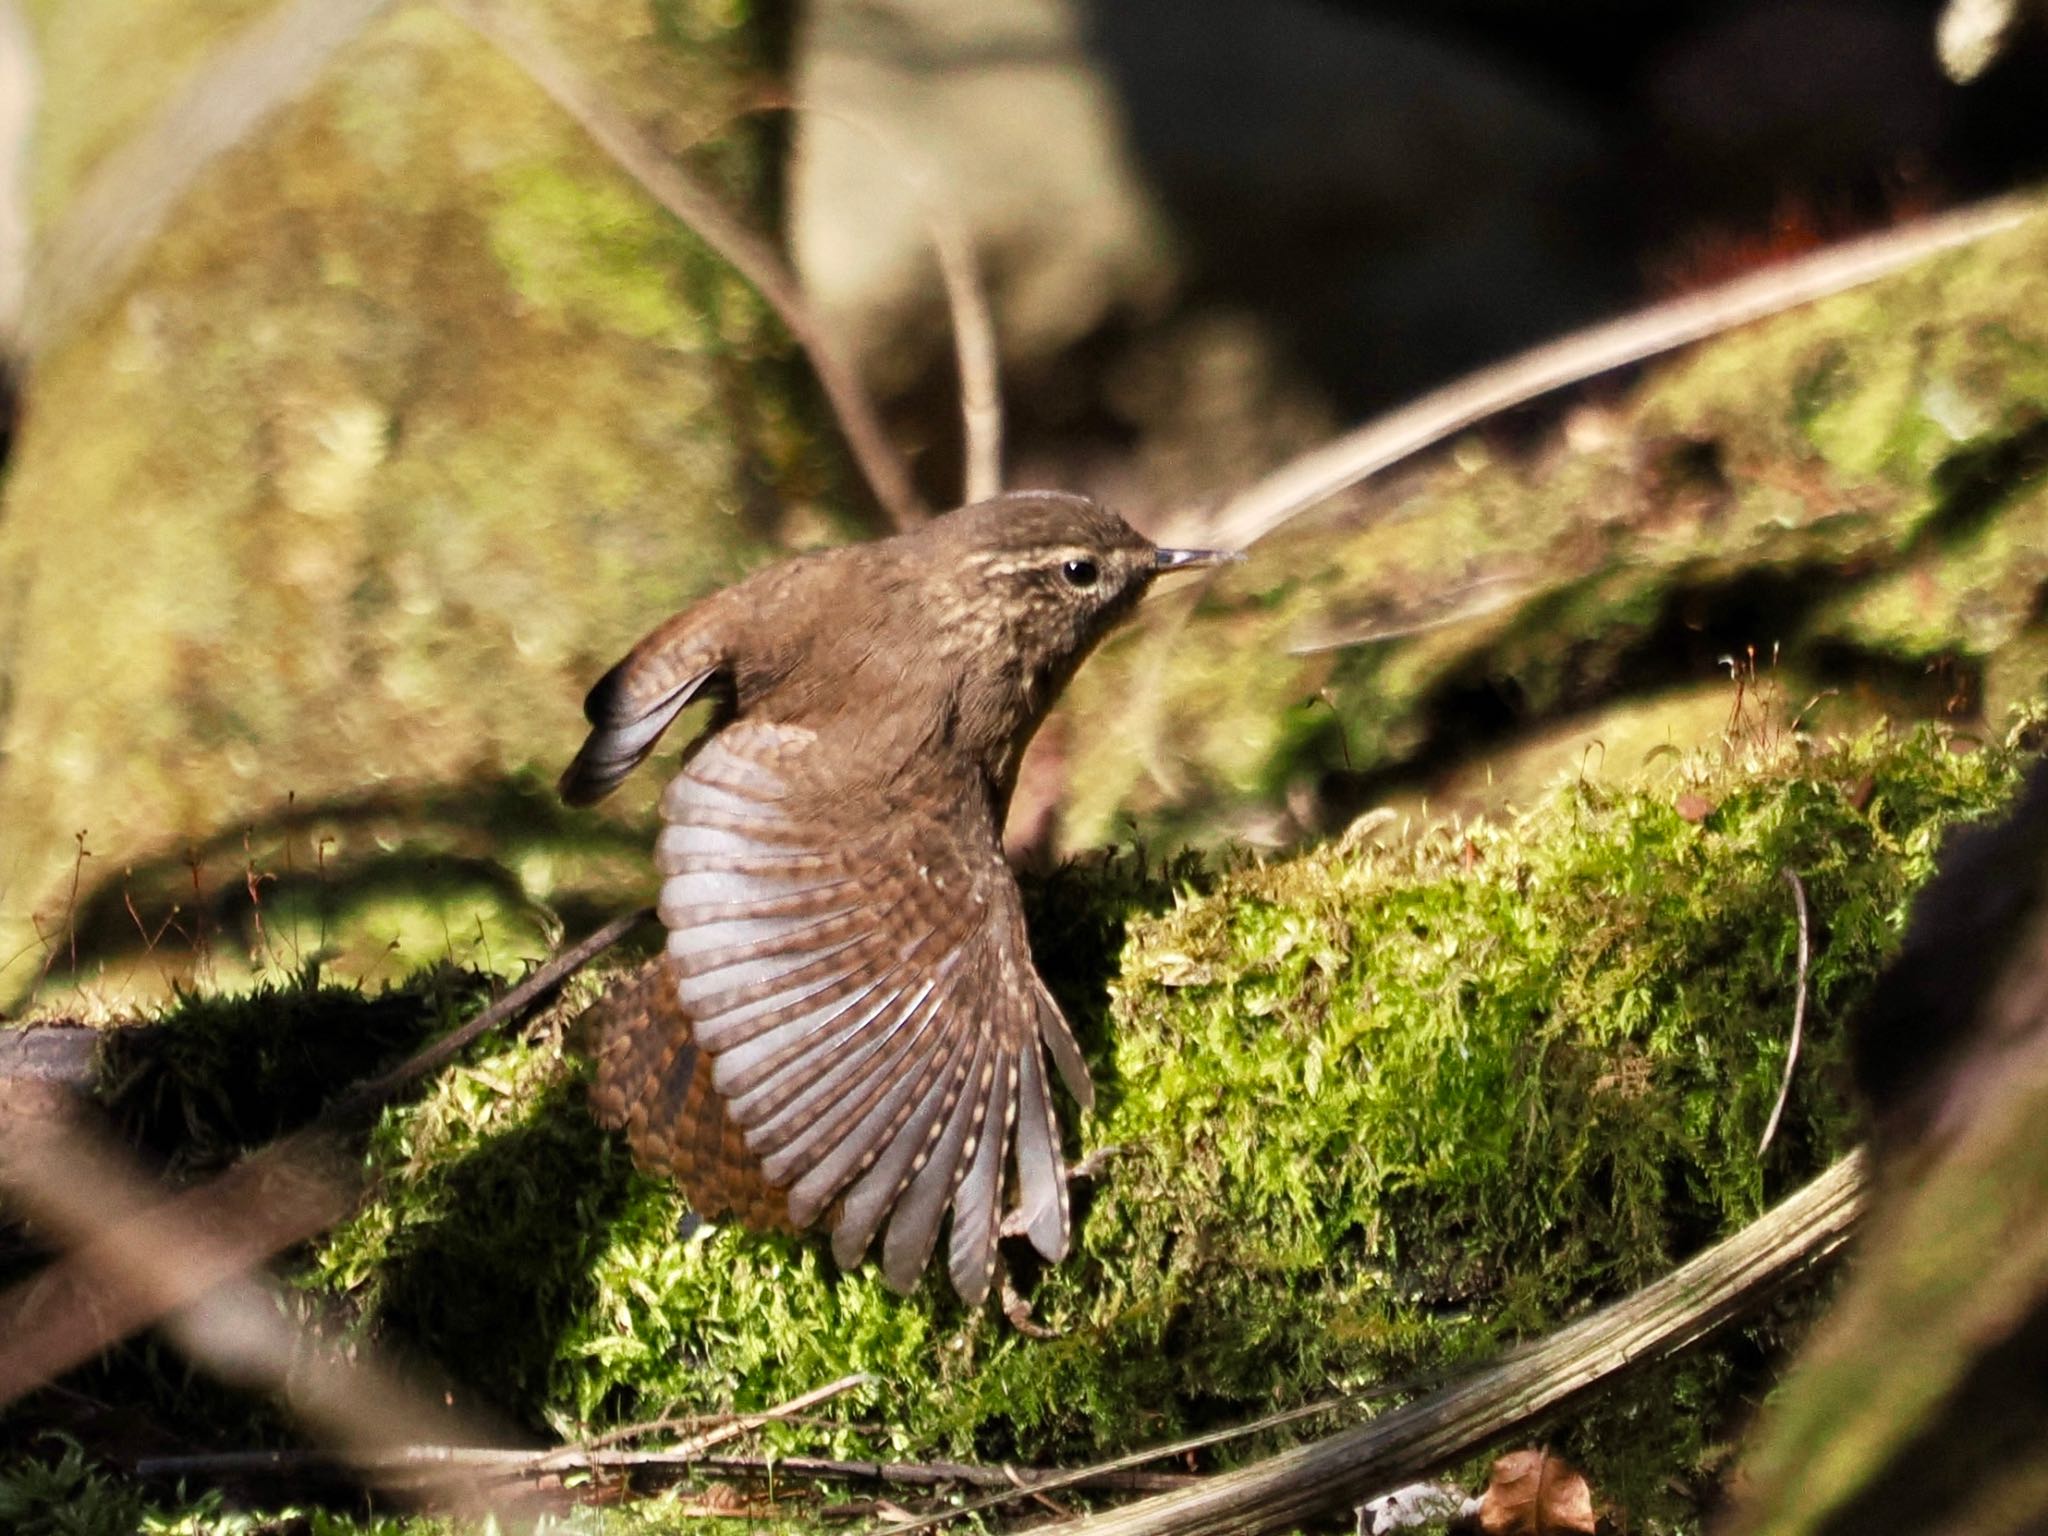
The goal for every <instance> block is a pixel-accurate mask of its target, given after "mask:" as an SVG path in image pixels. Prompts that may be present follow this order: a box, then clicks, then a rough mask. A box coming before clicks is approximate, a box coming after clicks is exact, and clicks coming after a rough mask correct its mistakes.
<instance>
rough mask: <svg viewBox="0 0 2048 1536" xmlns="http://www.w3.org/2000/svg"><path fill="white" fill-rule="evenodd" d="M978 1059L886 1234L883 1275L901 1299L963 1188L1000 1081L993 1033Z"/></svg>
mask: <svg viewBox="0 0 2048 1536" xmlns="http://www.w3.org/2000/svg"><path fill="white" fill-rule="evenodd" d="M975 1034H976V1036H977V1038H976V1041H975V1051H974V1060H973V1063H972V1065H971V1067H970V1069H969V1071H968V1074H967V1077H966V1080H965V1082H964V1083H963V1084H962V1086H961V1092H960V1093H959V1095H958V1097H957V1101H956V1102H955V1103H954V1105H953V1108H952V1113H951V1114H949V1115H948V1116H947V1117H946V1120H945V1122H944V1124H943V1126H942V1127H941V1128H940V1130H939V1133H938V1135H937V1136H936V1137H935V1138H934V1139H933V1140H932V1143H931V1146H930V1148H929V1150H928V1152H924V1153H920V1154H918V1159H917V1160H914V1161H913V1162H912V1165H911V1176H910V1187H909V1188H908V1189H906V1190H904V1191H903V1197H902V1198H901V1199H900V1200H898V1201H897V1202H896V1212H895V1214H894V1215H892V1216H891V1217H890V1218H889V1230H888V1231H887V1232H885V1233H884V1234H882V1275H883V1278H885V1279H886V1280H887V1281H888V1282H889V1284H890V1285H891V1286H892V1287H893V1288H894V1289H895V1290H896V1291H898V1292H899V1293H900V1294H902V1295H905V1296H907V1295H909V1294H910V1291H911V1289H912V1287H914V1286H915V1285H916V1284H917V1277H918V1276H919V1275H920V1274H922V1273H923V1272H924V1267H925V1265H926V1263H928V1262H929V1261H930V1259H931V1256H932V1246H933V1244H935V1243H936V1242H937V1241H938V1237H939V1218H940V1217H941V1216H942V1215H944V1214H945V1211H946V1207H947V1205H948V1204H950V1203H951V1201H952V1198H953V1191H954V1190H955V1189H957V1188H958V1187H959V1185H960V1175H961V1166H960V1159H961V1149H962V1148H963V1147H965V1146H966V1145H967V1139H968V1137H969V1136H970V1135H971V1134H972V1127H973V1125H974V1123H975V1121H976V1120H977V1118H978V1117H979V1116H980V1115H981V1114H982V1112H983V1111H984V1110H985V1109H986V1108H987V1106H988V1097H987V1095H988V1086H989V1082H990V1080H991V1079H992V1078H993V1077H994V1076H995V1061H994V1053H993V1048H992V1046H991V1043H990V1041H989V1039H988V1036H987V1034H986V1033H985V1032H984V1031H982V1030H976V1031H975Z"/></svg>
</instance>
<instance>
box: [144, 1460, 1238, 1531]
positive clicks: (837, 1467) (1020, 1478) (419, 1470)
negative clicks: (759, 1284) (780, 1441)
mask: <svg viewBox="0 0 2048 1536" xmlns="http://www.w3.org/2000/svg"><path fill="white" fill-rule="evenodd" d="M532 1459H533V1458H532V1454H531V1453H530V1452H526V1451H505V1450H495V1449H491V1448H487V1447H472V1446H461V1445H438V1444H417V1445H408V1446H402V1447H398V1448H395V1449H393V1450H390V1451H387V1452H385V1453H383V1454H382V1455H381V1456H380V1457H378V1458H377V1459H376V1460H375V1461H374V1462H373V1463H371V1464H370V1465H369V1466H368V1468H367V1470H369V1471H372V1472H374V1473H375V1474H376V1475H377V1476H378V1477H379V1478H380V1479H388V1480H396V1481H403V1480H404V1479H405V1477H406V1476H407V1475H408V1474H409V1473H410V1474H413V1475H419V1476H431V1475H436V1474H443V1475H445V1473H446V1472H447V1471H448V1470H449V1469H454V1468H459V1469H462V1470H464V1471H467V1472H470V1473H471V1474H472V1475H476V1476H489V1475H493V1474H517V1473H520V1472H522V1471H523V1469H524V1468H525V1467H526V1466H527V1464H529V1463H530V1462H531V1461H532ZM550 1460H551V1465H550V1468H549V1471H550V1472H551V1473H557V1472H564V1471H574V1472H635V1471H673V1472H678V1473H688V1472H700V1473H708V1474H711V1475H714V1476H725V1477H773V1478H775V1479H776V1480H777V1481H784V1480H815V1481H821V1482H851V1483H882V1484H885V1485H887V1484H894V1485H896V1486H899V1487H906V1488H942V1487H946V1486H949V1485H952V1484H963V1485H965V1486H967V1487H970V1488H1004V1489H1008V1490H1010V1492H1011V1494H1012V1496H1014V1497H1020V1498H1021V1497H1023V1496H1025V1495H1027V1494H1031V1493H1036V1492H1040V1491H1043V1490H1050V1489H1053V1488H1094V1489H1098V1490H1103V1491H1108V1492H1123V1493H1140V1492H1143V1493H1157V1492H1161V1491H1165V1490H1171V1489H1175V1488H1186V1487H1189V1486H1191V1485H1192V1484H1194V1483H1197V1482H1199V1481H1201V1479H1199V1478H1198V1477H1196V1476H1194V1475H1193V1474H1192V1473H1181V1472H1130V1471H1123V1470H1116V1471H1109V1470H1093V1471H1088V1472H1078V1473H1077V1472H1068V1471H1063V1470H1060V1469H1057V1468H1045V1469H1040V1468H1015V1467H1000V1466H997V1467H991V1466H983V1465H980V1464H978V1463H975V1462H966V1461H841V1460H835V1459H833V1458H830V1457H824V1456H704V1455H700V1454H696V1453H693V1452H678V1451H584V1452H575V1453H570V1452H561V1453H555V1455H554V1456H552V1457H551V1459H550ZM348 1464H349V1465H352V1466H355V1467H356V1470H358V1471H363V1470H365V1467H364V1466H363V1465H362V1464H360V1463H357V1462H354V1461H351V1462H349V1463H348ZM340 1465H342V1461H341V1458H338V1457H336V1456H335V1455H333V1454H332V1453H330V1452H325V1451H215V1452H210V1453H209V1452H202V1453H199V1454H195V1455H187V1456H144V1457H140V1458H138V1459H137V1460H136V1461H135V1462H134V1464H133V1471H134V1473H135V1475H136V1476H137V1477H147V1478H181V1477H254V1476H262V1475H263V1474H265V1473H268V1474H271V1475H273V1476H279V1477H294V1476H297V1477H303V1476H306V1475H309V1474H317V1473H319V1472H322V1471H326V1470H328V1469H330V1468H337V1467H339V1466H340ZM907 1529H915V1527H907Z"/></svg>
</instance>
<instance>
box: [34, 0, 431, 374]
mask: <svg viewBox="0 0 2048 1536" xmlns="http://www.w3.org/2000/svg"><path fill="white" fill-rule="evenodd" d="M389 4H390V0H290V3H288V4H285V5H281V6H279V7H278V8H277V9H276V10H273V11H271V12H269V13H268V14H266V15H264V16H262V17H260V18H258V19H257V20H256V21H255V22H253V23H252V24H251V25H249V26H248V27H246V28H245V29H244V30H243V31H242V32H241V33H239V34H238V35H237V36H236V37H235V38H234V40H233V41H232V42H229V43H228V44H226V45H225V46H224V47H222V48H220V49H219V50H218V51H217V52H215V53H214V54H213V55H212V56H211V57H209V58H208V59H207V60H206V62H205V63H203V64H201V65H200V66H199V67H198V68H197V69H195V70H194V71H193V72H192V75H191V77H190V78H189V79H188V80H186V82H185V84H184V86H183V88H182V89H180V90H179V91H178V92H177V93H176V94H175V95H174V96H172V97H171V99H170V100H169V101H168V102H166V103H165V104H164V106H163V107H161V108H160V109H159V110H158V111H157V113H156V115H155V116H154V117H153V118H151V119H150V121H149V123H148V125H147V126H145V127H144V128H142V129H141V130H140V131H139V132H137V133H136V134H135V135H134V136H133V137H132V138H130V139H129V140H128V141H127V142H126V143H125V144H123V145H122V146H121V147H120V148H119V149H118V150H116V151H115V152H114V153H113V154H112V155H110V156H109V157H108V158H107V160H106V162H105V163H104V164H103V165H101V166H100V168H99V169H98V170H96V171H95V172H94V173H93V174H92V177H91V179H90V180H88V181H87V182H86V184H85V186H84V188H83V189H82V190H81V191H80V192H79V194H78V195H77V196H76V197H75V198H73V199H72V201H71V204H70V206H69V207H68V208H67V209H66V210H65V212H64V216H63V217H62V218H61V219H59V220H58V221H57V223H56V225H55V227H54V228H53V229H52V230H51V232H50V236H49V239H48V240H47V241H46V242H45V243H44V244H43V245H42V248H41V249H40V251H39V252H38V253H37V256H36V259H35V263H34V266H33V269H32V271H31V273H30V276H29V282H28V291H27V293H26V295H25V298H24V302H23V306H22V313H21V328H20V347H21V354H22V356H23V357H24V358H25V359H28V360H29V361H31V362H33V361H34V359H35V358H36V357H37V356H38V355H40V354H41V353H43V352H45V351H47V350H48V349H49V347H50V345H51V343H52V342H54V341H55V340H56V339H57V337H58V336H60V335H61V334H62V333H63V331H64V329H65V327H66V326H67V325H69V324H70V323H71V321H72V320H74V319H75V318H77V317H78V316H79V315H81V314H83V313H84V312H85V311H86V310H88V309H90V308H91V307H92V306H93V305H94V304H96V303H98V302H99V301H100V300H101V299H103V298H104V297H105V296H106V295H107V293H108V291H109V290H111V289H112V288H113V286H114V284H115V283H116V282H118V281H119V280H120V278H121V277H122V276H123V275H124V274H125V273H126V272H127V271H128V269H129V267H130V266H131V265H132V264H133V263H134V261H135V259H136V258H137V257H138V256H139V255H140V254H141V253H142V250H143V248H144V247H145V246H146V245H148V243H149V242H150V241H151V240H152V239H154V238H155V236H156V234H157V232H158V231H159V230H160V229H162V228H163V224H164V220H165V219H166V218H168V217H169V215H170V212H171V210H172V209H173V208H174V207H176V206H177V204H178V203H179V202H180V201H181V200H182V199H183V198H184V196H185V194H186V193H187V192H189V191H190V190H191V188H192V185H193V183H194V182H196V181H197V180H198V179H199V176H200V173H201V172H202V171H204V170H205V169H206V168H207V167H208V166H210V165H211V164H213V162H214V161H215V160H217V159H218V158H219V157H220V156H221V155H222V154H223V153H225V152H226V151H227V150H230V149H232V148H234V146H235V145H237V144H239V143H241V142H242V140H243V139H245V138H247V137H248V135H249V133H250V132H251V131H252V130H253V129H255V128H256V127H257V126H258V125H260V124H261V123H262V122H263V121H264V120H265V119H266V118H268V117H269V116H270V115H271V114H272V113H273V112H275V111H276V110H277V109H278V108H279V107H281V106H283V105H284V104H285V103H286V102H288V101H290V100H291V99H292V98H293V97H294V96H296V95H298V94H299V93H300V92H301V91H303V90H305V89H306V88H307V87H308V86H309V85H311V84H312V83H313V81H314V80H316V79H317V78H318V77H319V75H320V72H321V70H322V69H324V68H325V67H326V65H327V61H328V60H329V59H331V58H332V57H333V56H334V54H335V52H336V50H338V49H339V48H341V46H342V45H343V44H345V43H347V42H348V41H349V40H350V39H351V38H353V37H354V36H355V35H356V34H357V33H359V32H360V31H362V29H363V28H364V27H365V26H366V25H367V24H368V23H369V22H370V21H371V20H372V19H373V18H374V17H375V16H376V15H377V14H378V13H379V12H380V11H382V10H383V9H384V8H385V7H386V6H387V5H389ZM0 96H4V93H0Z"/></svg>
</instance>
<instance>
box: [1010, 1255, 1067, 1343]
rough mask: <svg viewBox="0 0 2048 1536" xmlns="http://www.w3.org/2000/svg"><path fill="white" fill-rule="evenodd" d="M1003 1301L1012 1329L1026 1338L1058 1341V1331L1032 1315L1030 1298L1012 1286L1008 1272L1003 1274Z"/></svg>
mask: <svg viewBox="0 0 2048 1536" xmlns="http://www.w3.org/2000/svg"><path fill="white" fill-rule="evenodd" d="M1002 1301H1003V1317H1004V1319H1005V1320H1006V1321H1007V1322H1008V1323H1009V1325H1010V1326H1011V1327H1012V1328H1014V1329H1016V1330H1017V1331H1018V1332H1019V1333H1021V1334H1023V1335H1024V1337H1025V1338H1027V1339H1056V1338H1058V1337H1059V1330H1058V1329H1056V1328H1048V1327H1046V1326H1045V1324H1043V1323H1041V1322H1040V1321H1039V1320H1038V1319H1037V1318H1035V1317H1033V1316H1032V1315H1031V1301H1030V1298H1028V1297H1026V1296H1024V1295H1022V1294H1020V1293H1019V1292H1018V1290H1017V1287H1015V1286H1014V1285H1012V1284H1010V1275H1009V1271H1008V1270H1005V1271H1004V1272H1003V1290H1002Z"/></svg>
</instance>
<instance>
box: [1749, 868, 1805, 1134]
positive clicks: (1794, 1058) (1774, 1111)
mask: <svg viewBox="0 0 2048 1536" xmlns="http://www.w3.org/2000/svg"><path fill="white" fill-rule="evenodd" d="M1778 873H1779V874H1780V875H1781V876H1783V877H1784V880H1785V883H1786V884H1787V885H1789V886H1791V887H1792V901H1793V904H1794V905H1795V906H1796V907H1798V909H1799V997H1798V1000H1797V1001H1796V1002H1794V1003H1793V1004H1792V1043H1791V1044H1790V1045H1788V1046H1787V1047H1786V1048H1785V1080H1784V1081H1783V1082H1782V1083H1780V1084H1779V1085H1778V1102H1777V1103H1775V1104H1773V1105H1772V1106H1771V1118H1770V1119H1769V1120H1768V1121H1766V1122H1765V1124H1764V1139H1763V1140H1762V1141H1760V1142H1758V1143H1757V1146H1756V1155H1757V1156H1758V1157H1762V1156H1763V1155H1764V1152H1765V1151H1766V1150H1767V1149H1768V1148H1769V1147H1770V1144H1771V1138H1772V1137H1773V1136H1775V1135H1777V1134H1778V1117H1779V1116H1780V1115H1782V1114H1784V1113H1785V1100H1786V1099H1788V1098H1790V1097H1791V1095H1792V1070H1793V1068H1795V1067H1797V1066H1798V1065H1799V1037H1800V1036H1801V1035H1802V1034H1803V1033H1804V1032H1805V1029H1806V962H1807V960H1808V959H1809V958H1810V957H1811V956H1812V953H1813V942H1812V937H1811V935H1810V934H1809V933H1808V931H1807V922H1806V887H1805V886H1804V885H1802V884H1800V881H1799V875H1798V873H1797V872H1796V871H1794V870H1790V869H1781V870H1779V871H1778Z"/></svg>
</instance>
